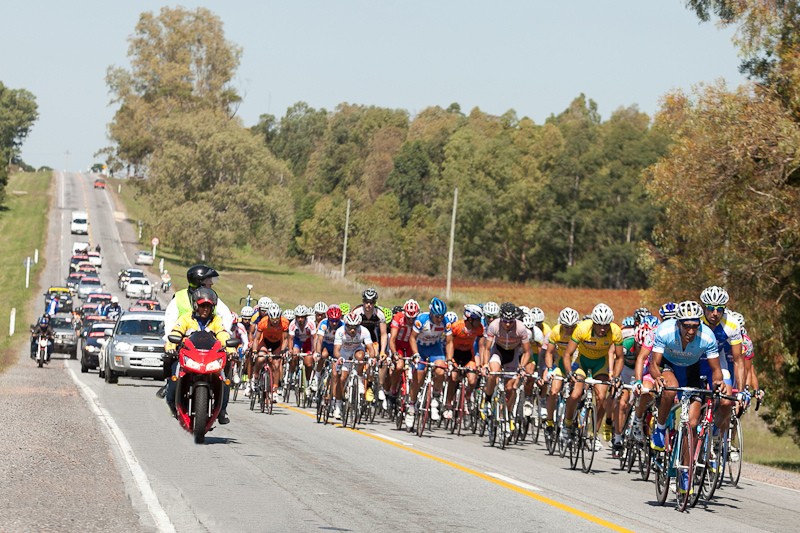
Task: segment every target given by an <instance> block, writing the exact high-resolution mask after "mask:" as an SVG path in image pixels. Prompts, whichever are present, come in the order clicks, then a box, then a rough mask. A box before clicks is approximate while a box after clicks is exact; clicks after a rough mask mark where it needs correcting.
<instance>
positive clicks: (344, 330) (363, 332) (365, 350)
mask: <svg viewBox="0 0 800 533" xmlns="http://www.w3.org/2000/svg"><path fill="white" fill-rule="evenodd" d="M361 320H362V315H361V314H358V313H356V312H355V311H352V312H350V313H348V314H347V315H346V316H345V317H344V319H343V322H344V324H343V325H342V326H341V327H339V329H337V330H336V336H335V338H334V341H333V356H334V358H335V359H336V364H335V365H333V395H334V397H335V398H336V406H335V407H334V410H333V417H334V418H335V419H336V420H341V418H342V401H343V399H344V387H345V383H346V382H347V377H348V375H349V373H350V370H351V369H350V368H349V367H348V366H347V365H344V364H342V363H343V362H344V361H350V360H355V361H357V362H359V363H363V362H364V357H365V356H366V355H367V354H369V356H370V357H375V345H374V344H373V343H372V337H371V336H370V333H369V330H368V329H367V328H365V327H364V326H362V325H361ZM356 372H357V373H358V389H359V393H362V392H363V391H364V365H357V366H356Z"/></svg>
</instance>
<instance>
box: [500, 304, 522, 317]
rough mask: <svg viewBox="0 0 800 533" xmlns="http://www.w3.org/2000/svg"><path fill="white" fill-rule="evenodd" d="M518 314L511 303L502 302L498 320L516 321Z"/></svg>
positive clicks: (515, 307)
mask: <svg viewBox="0 0 800 533" xmlns="http://www.w3.org/2000/svg"><path fill="white" fill-rule="evenodd" d="M518 314H519V310H518V309H517V306H516V305H514V304H512V303H511V302H503V303H502V304H501V305H500V318H502V319H503V320H516V318H517V316H518Z"/></svg>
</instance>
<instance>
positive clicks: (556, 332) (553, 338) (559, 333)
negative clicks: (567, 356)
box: [547, 324, 569, 371]
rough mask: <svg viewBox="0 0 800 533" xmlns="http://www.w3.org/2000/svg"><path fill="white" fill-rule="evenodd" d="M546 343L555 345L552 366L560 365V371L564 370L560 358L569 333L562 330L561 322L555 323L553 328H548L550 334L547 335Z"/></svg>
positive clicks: (567, 342)
mask: <svg viewBox="0 0 800 533" xmlns="http://www.w3.org/2000/svg"><path fill="white" fill-rule="evenodd" d="M547 343H548V344H550V343H552V344H553V345H555V350H554V354H555V357H553V366H560V367H562V371H566V367H564V363H563V361H562V358H563V357H564V352H565V351H566V350H567V345H568V344H569V335H567V334H566V333H565V332H564V330H563V326H562V325H561V324H556V325H555V326H553V329H551V330H550V334H549V335H548V336H547Z"/></svg>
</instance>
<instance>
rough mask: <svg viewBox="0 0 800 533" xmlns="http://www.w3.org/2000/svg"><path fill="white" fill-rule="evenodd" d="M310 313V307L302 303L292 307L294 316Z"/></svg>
mask: <svg viewBox="0 0 800 533" xmlns="http://www.w3.org/2000/svg"><path fill="white" fill-rule="evenodd" d="M310 314H311V309H309V308H308V307H306V306H305V305H303V304H300V305H298V306H297V307H295V308H294V316H295V317H299V316H308V315H310Z"/></svg>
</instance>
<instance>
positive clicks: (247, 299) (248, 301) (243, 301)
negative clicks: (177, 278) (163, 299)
mask: <svg viewBox="0 0 800 533" xmlns="http://www.w3.org/2000/svg"><path fill="white" fill-rule="evenodd" d="M245 287H247V296H244V297H242V298H239V305H240V306H242V305H246V306H248V307H253V301H254V300H255V298H253V297H252V296H251V295H250V291H252V290H253V286H252V285H250V284H249V283H248V284H247V285H245ZM164 292H166V291H164Z"/></svg>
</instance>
